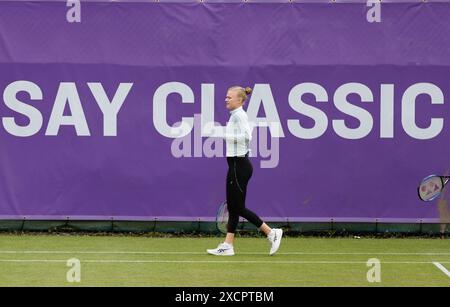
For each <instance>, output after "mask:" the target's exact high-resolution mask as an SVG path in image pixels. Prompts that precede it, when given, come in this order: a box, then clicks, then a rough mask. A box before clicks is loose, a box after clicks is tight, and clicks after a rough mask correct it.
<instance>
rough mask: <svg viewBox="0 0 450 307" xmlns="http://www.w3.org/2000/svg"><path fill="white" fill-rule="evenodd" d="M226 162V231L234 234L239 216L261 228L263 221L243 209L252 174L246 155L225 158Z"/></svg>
mask: <svg viewBox="0 0 450 307" xmlns="http://www.w3.org/2000/svg"><path fill="white" fill-rule="evenodd" d="M227 162H228V173H227V206H228V214H229V218H228V226H227V231H228V232H231V233H235V232H236V228H237V225H238V223H239V216H242V217H243V218H245V219H246V220H248V221H249V222H250V223H252V224H253V225H255V226H256V227H258V228H259V227H261V226H262V224H263V221H262V220H261V219H260V218H259V217H258V216H257V215H256V214H255V213H254V212H252V211H250V210H248V209H247V208H245V196H246V194H247V184H248V181H249V180H250V178H251V177H252V173H253V167H252V164H251V163H250V160H249V159H248V154H247V155H246V156H245V157H227Z"/></svg>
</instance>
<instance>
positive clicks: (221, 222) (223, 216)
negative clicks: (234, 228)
mask: <svg viewBox="0 0 450 307" xmlns="http://www.w3.org/2000/svg"><path fill="white" fill-rule="evenodd" d="M227 224H228V207H227V202H226V201H224V202H223V203H222V204H221V205H220V206H219V210H217V215H216V226H217V229H218V230H219V231H220V232H221V233H223V234H226V233H227Z"/></svg>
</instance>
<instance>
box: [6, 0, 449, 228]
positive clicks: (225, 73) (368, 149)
mask: <svg viewBox="0 0 450 307" xmlns="http://www.w3.org/2000/svg"><path fill="white" fill-rule="evenodd" d="M163 2H164V1H162V2H159V3H156V2H150V1H149V2H145V1H122V2H117V1H111V2H102V1H98V2H95V1H81V2H79V1H76V0H72V1H68V2H66V1H45V2H44V1H0V93H2V97H3V98H2V101H1V103H0V117H1V118H2V123H1V125H0V144H1V146H0V169H1V172H0V218H1V219H16V218H20V219H21V218H24V217H26V218H29V219H66V218H70V219H110V218H114V219H119V220H120V219H122V220H151V219H154V218H158V219H161V220H197V219H201V220H213V219H214V217H215V214H216V210H217V208H218V206H219V205H220V203H221V202H222V201H223V200H224V199H225V177H226V171H227V163H226V159H225V157H224V155H225V143H224V141H223V140H222V139H221V138H218V137H211V134H208V131H209V129H208V127H209V128H211V127H210V126H211V125H209V124H211V123H212V122H215V123H216V128H217V129H219V128H220V126H225V125H226V122H227V120H228V117H229V112H228V110H227V109H226V108H225V103H224V99H225V94H226V91H227V89H228V88H229V87H230V86H233V85H241V86H250V87H252V88H253V94H252V95H251V97H250V99H249V100H248V101H247V103H246V105H245V109H246V110H247V114H248V115H249V119H250V120H251V121H252V123H253V125H254V128H253V141H252V145H251V147H252V155H251V156H252V158H251V161H252V163H253V166H254V173H253V177H252V179H251V181H250V183H249V187H248V192H247V206H248V207H249V208H251V209H252V210H254V211H255V212H257V213H258V214H259V215H261V216H262V217H263V218H265V219H266V220H286V219H289V220H291V221H324V220H330V219H334V220H335V221H361V222H363V221H375V220H378V221H380V222H382V221H387V222H388V221H393V222H394V221H397V222H418V221H419V220H422V221H424V222H426V221H428V222H437V221H439V210H438V206H437V204H436V201H435V202H432V203H424V202H421V201H420V200H419V199H418V196H417V186H418V184H419V182H420V180H421V179H422V178H424V177H425V176H427V175H429V174H439V175H444V174H445V173H449V172H450V162H449V161H448V156H447V154H448V152H449V149H450V142H449V140H450V135H449V131H448V125H447V122H448V121H449V120H450V112H449V110H448V107H447V106H446V103H447V100H448V95H449V93H450V83H449V81H448V79H449V75H450V69H449V65H450V60H449V59H450V57H449V54H450V24H449V23H448V16H449V14H450V3H443V2H430V1H428V2H426V3H422V1H416V2H413V1H398V2H395V1H394V2H389V3H384V1H383V4H381V5H380V4H375V3H371V2H370V1H369V3H367V2H363V1H347V2H345V1H344V2H341V3H328V1H315V2H314V3H310V2H308V1H301V2H299V3H289V1H279V3H273V2H267V3H251V2H252V1H250V3H244V2H239V3H238V2H237V1H228V2H227V1H222V2H220V1H209V2H210V3H208V1H206V2H203V3H201V2H194V1H192V2H186V1H185V2H184V3H181V2H176V1H165V2H167V3H163ZM170 2H176V3H170ZM259 2H261V1H259ZM179 125H181V126H179ZM177 127H178V128H177ZM181 128H184V129H181ZM187 133H189V134H187Z"/></svg>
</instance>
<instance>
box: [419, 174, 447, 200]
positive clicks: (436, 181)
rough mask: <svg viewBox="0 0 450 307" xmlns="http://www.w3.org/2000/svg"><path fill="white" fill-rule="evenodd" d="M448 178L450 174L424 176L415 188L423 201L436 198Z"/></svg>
mask: <svg viewBox="0 0 450 307" xmlns="http://www.w3.org/2000/svg"><path fill="white" fill-rule="evenodd" d="M449 180H450V176H438V175H430V176H428V177H425V178H424V179H422V181H421V182H420V185H419V187H418V188H417V192H418V193H419V198H420V199H421V200H423V201H432V200H434V199H436V198H437V197H438V196H439V195H441V193H442V190H443V189H444V187H445V185H446V184H447V182H448V181H449Z"/></svg>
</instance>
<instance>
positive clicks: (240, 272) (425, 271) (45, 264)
mask: <svg viewBox="0 0 450 307" xmlns="http://www.w3.org/2000/svg"><path fill="white" fill-rule="evenodd" d="M220 241H221V238H218V237H207V238H204V237H203V238H202V237H184V238H149V237H135V236H130V237H123V236H73V235H70V236H49V235H20V236H17V235H1V236H0V286H264V287H278V286H294V287H298V286H447V287H448V286H450V276H447V275H446V273H445V271H443V270H442V269H439V268H438V267H437V266H436V265H435V264H433V262H438V263H440V264H441V266H443V267H444V269H445V268H446V269H447V270H448V271H450V241H449V240H448V239H447V240H441V239H412V238H411V239H408V238H406V239H369V238H361V239H354V238H312V237H308V238H298V237H286V238H284V239H283V242H282V246H281V248H280V250H279V253H278V254H277V255H275V256H273V257H269V256H268V255H267V253H268V243H267V241H266V239H265V238H237V239H236V243H235V251H236V253H237V255H236V256H232V257H215V256H211V255H207V254H206V252H205V249H207V248H212V247H216V245H217V244H218V243H219V242H220ZM71 258H77V259H79V260H80V263H81V269H80V272H81V282H80V283H69V282H68V281H67V279H66V275H67V272H68V271H69V270H70V269H71V268H70V267H68V266H67V260H69V259H71ZM370 258H377V259H379V260H380V262H381V282H380V283H369V282H368V281H367V278H366V276H367V272H368V271H369V270H370V269H371V268H370V267H368V266H367V261H368V259H370Z"/></svg>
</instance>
